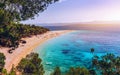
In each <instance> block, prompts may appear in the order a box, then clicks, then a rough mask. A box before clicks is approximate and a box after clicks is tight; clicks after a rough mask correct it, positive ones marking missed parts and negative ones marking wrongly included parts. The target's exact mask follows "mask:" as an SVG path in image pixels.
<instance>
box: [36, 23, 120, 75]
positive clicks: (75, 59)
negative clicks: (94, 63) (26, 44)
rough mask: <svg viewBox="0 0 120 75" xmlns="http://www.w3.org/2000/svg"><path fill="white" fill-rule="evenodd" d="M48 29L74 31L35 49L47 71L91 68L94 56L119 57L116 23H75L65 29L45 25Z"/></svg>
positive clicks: (118, 33)
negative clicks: (58, 68)
mask: <svg viewBox="0 0 120 75" xmlns="http://www.w3.org/2000/svg"><path fill="white" fill-rule="evenodd" d="M45 27H48V28H50V29H51V30H65V29H72V30H76V31H73V32H70V33H67V34H64V35H62V36H59V37H56V38H53V39H50V40H48V41H46V42H45V43H43V44H42V45H40V46H38V47H37V48H36V49H35V52H37V53H39V54H40V58H42V60H43V65H44V68H45V70H47V71H46V72H47V73H49V72H50V71H52V70H53V69H54V68H55V67H56V66H60V68H61V70H62V71H66V70H67V69H68V68H69V67H77V66H81V67H84V66H85V67H87V68H89V67H90V64H91V59H92V56H93V54H92V53H91V52H90V49H91V48H94V49H95V52H94V55H98V56H101V55H105V54H106V53H114V54H115V55H120V46H119V45H120V29H119V28H120V26H119V25H118V24H116V25H113V24H110V25H109V24H86V25H84V24H82V25H78V24H74V25H69V26H68V25H64V26H45Z"/></svg>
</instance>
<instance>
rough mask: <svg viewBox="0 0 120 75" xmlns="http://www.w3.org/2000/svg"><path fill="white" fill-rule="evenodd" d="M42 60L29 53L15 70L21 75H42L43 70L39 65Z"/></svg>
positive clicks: (36, 55)
mask: <svg viewBox="0 0 120 75" xmlns="http://www.w3.org/2000/svg"><path fill="white" fill-rule="evenodd" d="M41 62H42V60H41V59H40V58H39V56H38V54H37V53H31V54H29V55H27V56H26V58H23V59H22V60H21V61H20V63H19V64H18V66H17V70H18V71H19V72H21V73H22V75H43V74H44V69H43V65H42V64H41Z"/></svg>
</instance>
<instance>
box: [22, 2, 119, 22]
mask: <svg viewBox="0 0 120 75" xmlns="http://www.w3.org/2000/svg"><path fill="white" fill-rule="evenodd" d="M92 21H120V0H60V1H59V2H57V3H54V4H51V5H49V6H48V8H47V10H45V11H44V12H42V13H39V16H35V19H34V20H31V19H29V20H26V21H24V22H22V23H27V24H39V23H73V22H92Z"/></svg>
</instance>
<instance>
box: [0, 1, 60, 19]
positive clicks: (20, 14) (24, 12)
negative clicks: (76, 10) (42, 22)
mask: <svg viewBox="0 0 120 75" xmlns="http://www.w3.org/2000/svg"><path fill="white" fill-rule="evenodd" d="M56 1H58V0H0V9H2V10H4V11H7V12H6V13H5V15H6V16H7V13H8V14H9V15H11V19H12V20H13V21H16V20H17V21H20V20H26V19H29V18H33V17H34V16H35V15H36V14H38V13H39V12H43V11H44V10H45V9H46V8H47V7H48V5H49V4H52V3H54V2H56ZM0 21H1V20H0Z"/></svg>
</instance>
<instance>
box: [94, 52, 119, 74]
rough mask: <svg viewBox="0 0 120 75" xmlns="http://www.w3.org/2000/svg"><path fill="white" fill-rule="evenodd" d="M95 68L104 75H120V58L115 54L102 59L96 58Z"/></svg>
mask: <svg viewBox="0 0 120 75" xmlns="http://www.w3.org/2000/svg"><path fill="white" fill-rule="evenodd" d="M93 60H94V61H92V63H93V65H94V67H95V68H96V69H97V70H100V72H101V74H102V75H120V57H119V56H115V55H114V54H111V53H110V54H107V55H104V56H101V57H100V58H96V57H94V59H93Z"/></svg>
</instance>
